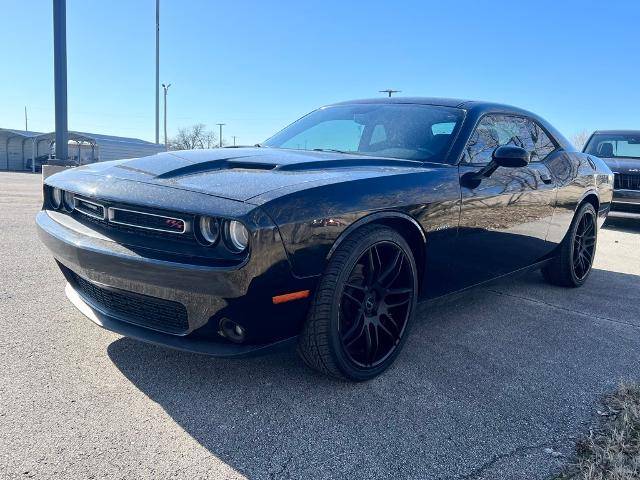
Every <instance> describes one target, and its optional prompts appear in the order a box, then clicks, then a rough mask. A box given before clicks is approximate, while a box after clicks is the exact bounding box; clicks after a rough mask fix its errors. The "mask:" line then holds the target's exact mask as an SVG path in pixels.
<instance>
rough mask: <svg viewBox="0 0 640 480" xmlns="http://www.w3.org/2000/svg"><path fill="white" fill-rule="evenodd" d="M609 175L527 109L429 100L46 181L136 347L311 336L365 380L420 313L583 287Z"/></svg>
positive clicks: (318, 354)
mask: <svg viewBox="0 0 640 480" xmlns="http://www.w3.org/2000/svg"><path fill="white" fill-rule="evenodd" d="M612 189H613V175H612V173H611V170H609V168H608V167H607V166H606V165H605V164H604V162H603V161H601V160H600V159H598V158H597V157H594V156H591V155H587V154H584V153H580V152H577V151H576V150H575V149H574V148H573V146H572V145H571V144H570V143H569V142H568V141H567V140H566V139H565V138H564V137H563V136H562V135H561V134H560V133H558V132H557V131H556V130H555V129H554V128H553V127H552V126H551V125H549V124H548V123H547V122H546V121H544V120H543V119H541V118H540V117H538V116H536V115H534V114H532V113H529V112H527V111H524V110H520V109H518V108H514V107H509V106H505V105H497V104H490V103H485V102H474V101H463V100H453V99H434V98H391V99H375V100H360V101H351V102H345V103H339V104H335V105H331V106H327V107H323V108H320V109H318V110H316V111H314V112H312V113H310V114H309V115H307V116H305V117H303V118H301V119H300V120H298V121H296V122H294V123H293V124H291V125H290V126H288V127H287V128H285V129H284V130H282V131H281V132H279V133H277V134H276V135H274V136H273V137H271V138H270V139H269V140H267V141H266V142H264V143H263V144H259V145H256V146H255V147H251V148H221V149H216V150H199V151H179V152H167V153H160V154H157V155H153V156H150V157H145V158H137V159H131V160H122V161H113V162H104V163H98V164H93V165H88V166H84V167H80V168H74V169H70V170H67V171H64V172H61V173H58V174H56V175H54V176H51V177H49V178H47V179H46V180H45V185H44V199H45V200H44V206H43V209H42V211H41V212H39V214H38V216H37V224H38V227H39V228H38V231H39V235H40V237H41V239H42V241H43V242H44V243H45V244H46V246H47V247H48V248H49V249H50V250H51V252H52V253H53V256H54V257H55V259H56V261H57V263H58V265H59V266H60V269H61V270H62V273H63V274H64V276H65V278H66V280H67V286H66V293H67V296H68V297H69V299H70V300H71V301H72V302H73V304H74V305H75V306H76V307H77V308H78V309H80V310H81V311H82V313H84V314H85V315H86V316H87V317H89V318H90V319H91V320H92V321H93V322H95V323H96V324H98V325H100V326H102V327H104V328H106V329H109V330H112V331H115V332H118V333H121V334H123V335H127V336H130V337H133V338H137V339H140V340H144V341H148V342H153V343H157V344H162V345H166V346H170V347H174V348H179V349H184V350H189V351H193V352H200V353H206V354H211V355H215V356H220V357H234V356H242V355H248V354H253V353H257V352H264V351H267V350H270V349H273V348H274V347H281V346H283V345H287V344H291V343H293V342H297V348H298V351H299V353H300V356H301V357H302V359H303V360H304V361H305V362H306V363H307V364H308V365H309V366H311V367H313V368H315V369H317V370H320V371H321V372H324V373H326V374H329V375H332V376H335V377H340V378H346V379H350V380H356V381H358V380H366V379H369V378H372V377H374V376H376V375H378V374H380V373H381V372H382V371H384V370H385V369H386V368H387V367H389V365H390V364H391V363H392V362H393V361H394V359H395V358H396V356H397V355H398V353H399V351H400V349H401V348H402V345H403V343H404V342H405V341H406V339H407V335H408V332H409V329H410V327H411V323H412V317H413V316H414V311H415V309H416V303H417V302H418V301H424V300H431V299H436V298H438V297H442V296H444V295H447V294H451V293H453V292H458V291H460V290H463V289H466V288H468V287H471V286H474V285H478V284H481V283H483V282H487V281H490V280H493V279H495V278H498V277H502V276H505V275H507V274H511V273H514V272H519V271H523V270H527V269H531V268H541V269H542V273H543V275H544V277H545V278H546V279H547V280H548V281H549V282H551V283H553V284H556V285H561V286H565V287H577V286H580V285H582V284H583V283H584V282H585V280H586V279H587V277H588V276H589V272H590V271H591V266H592V263H593V258H594V254H595V249H596V240H597V234H598V229H599V227H600V225H601V224H602V222H603V221H604V220H605V218H606V215H607V213H608V211H609V208H610V203H611V199H612Z"/></svg>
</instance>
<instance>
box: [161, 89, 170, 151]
mask: <svg viewBox="0 0 640 480" xmlns="http://www.w3.org/2000/svg"><path fill="white" fill-rule="evenodd" d="M170 86H171V84H170V83H168V84H166V85H165V84H164V83H163V84H162V88H164V148H165V149H166V150H169V144H168V143H167V90H169V87H170Z"/></svg>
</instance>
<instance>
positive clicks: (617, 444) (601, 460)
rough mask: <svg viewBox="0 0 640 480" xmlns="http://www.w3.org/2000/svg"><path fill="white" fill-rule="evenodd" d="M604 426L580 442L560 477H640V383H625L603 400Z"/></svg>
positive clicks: (620, 479)
mask: <svg viewBox="0 0 640 480" xmlns="http://www.w3.org/2000/svg"><path fill="white" fill-rule="evenodd" d="M598 414H599V415H600V425H599V426H598V428H597V429H596V430H592V431H591V432H590V433H589V435H588V436H587V437H586V438H583V439H581V440H580V441H579V442H578V444H577V445H576V458H575V460H574V463H572V464H571V465H569V466H568V467H567V468H566V469H565V470H564V472H563V473H562V474H560V475H559V476H558V477H556V479H557V480H569V479H571V480H638V479H640V384H623V385H621V386H620V387H619V388H618V390H617V391H616V392H615V393H614V394H612V395H608V396H607V397H605V398H604V399H603V401H602V410H599V411H598Z"/></svg>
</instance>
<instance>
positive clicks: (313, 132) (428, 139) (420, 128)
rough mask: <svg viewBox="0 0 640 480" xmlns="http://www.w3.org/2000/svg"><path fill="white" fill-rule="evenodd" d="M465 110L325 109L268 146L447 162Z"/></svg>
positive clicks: (369, 106)
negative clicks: (445, 159)
mask: <svg viewBox="0 0 640 480" xmlns="http://www.w3.org/2000/svg"><path fill="white" fill-rule="evenodd" d="M463 118H464V110H461V109H458V108H449V107H443V106H436V105H416V104H353V105H337V106H333V107H324V108H320V109H318V110H316V111H314V112H312V113H310V114H309V115H307V116H305V117H302V118H301V119H300V120H298V121H296V122H294V123H292V124H291V125H289V126H288V127H286V128H285V129H284V130H282V131H280V132H279V133H277V134H276V135H274V136H273V137H271V138H270V139H269V140H267V141H266V142H265V143H264V144H262V145H264V146H267V147H276V148H289V149H299V150H319V151H333V152H336V151H337V152H344V153H353V154H360V155H372V156H378V157H391V158H400V159H408V160H422V161H425V160H429V161H435V162H443V161H444V156H445V154H446V153H447V151H448V149H449V146H450V145H451V142H452V140H453V138H454V136H455V134H456V133H457V131H458V128H459V127H460V124H461V122H462V120H463Z"/></svg>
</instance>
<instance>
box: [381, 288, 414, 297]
mask: <svg viewBox="0 0 640 480" xmlns="http://www.w3.org/2000/svg"><path fill="white" fill-rule="evenodd" d="M407 293H413V288H391V289H389V290H387V291H386V292H385V297H388V296H389V295H404V294H407Z"/></svg>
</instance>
